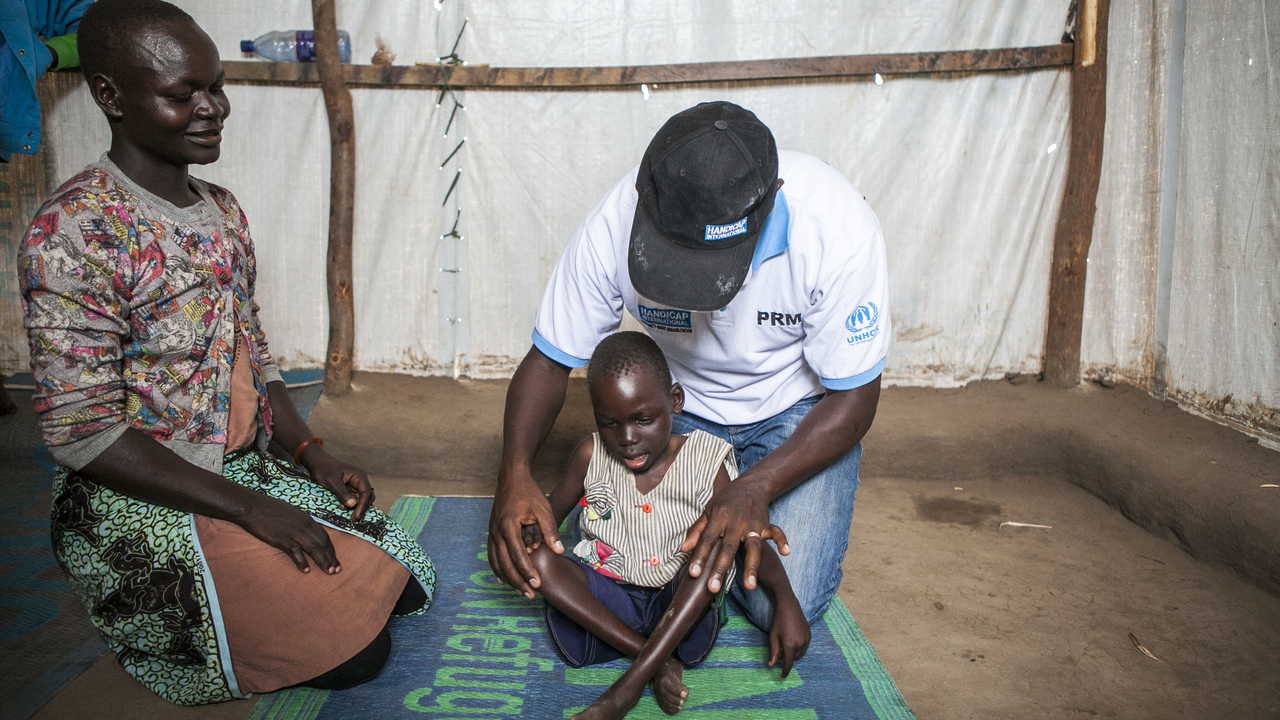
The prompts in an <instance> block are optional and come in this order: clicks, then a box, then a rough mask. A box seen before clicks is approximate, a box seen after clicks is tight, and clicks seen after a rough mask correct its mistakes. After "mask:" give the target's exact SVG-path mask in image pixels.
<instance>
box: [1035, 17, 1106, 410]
mask: <svg viewBox="0 0 1280 720" xmlns="http://www.w3.org/2000/svg"><path fill="white" fill-rule="evenodd" d="M1080 4H1081V9H1082V10H1083V12H1082V17H1081V22H1080V23H1079V27H1080V36H1079V37H1077V45H1078V47H1077V52H1076V53H1075V60H1074V62H1073V64H1072V67H1071V141H1070V143H1071V149H1070V155H1069V156H1068V158H1067V180H1066V187H1065V189H1064V191H1063V196H1062V209H1061V210H1059V211H1058V224H1057V228H1056V230H1055V231H1054V235H1053V260H1052V263H1051V265H1050V275H1049V319H1048V328H1047V331H1046V335H1045V344H1044V374H1045V379H1046V380H1049V381H1050V382H1052V383H1054V384H1058V385H1075V384H1077V383H1078V382H1080V337H1081V333H1082V328H1083V324H1084V290H1085V276H1086V272H1087V270H1088V258H1089V245H1090V243H1091V242H1092V241H1093V220H1094V213H1095V210H1096V208H1097V200H1098V181H1099V180H1100V179H1101V177H1102V140H1103V131H1104V130H1105V129H1106V120H1107V16H1108V14H1109V12H1110V6H1111V2H1110V0H1081V3H1080Z"/></svg>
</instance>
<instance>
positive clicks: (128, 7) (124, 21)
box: [76, 0, 195, 80]
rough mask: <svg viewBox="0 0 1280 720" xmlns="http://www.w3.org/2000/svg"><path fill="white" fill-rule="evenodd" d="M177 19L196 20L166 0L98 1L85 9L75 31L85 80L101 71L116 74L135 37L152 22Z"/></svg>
mask: <svg viewBox="0 0 1280 720" xmlns="http://www.w3.org/2000/svg"><path fill="white" fill-rule="evenodd" d="M175 22H195V20H193V19H192V18H191V16H190V15H188V14H187V13H186V12H184V11H183V10H182V8H180V7H178V6H176V5H171V4H169V3H167V2H164V0H97V2H95V3H93V4H92V5H90V6H89V7H88V9H86V10H85V11H84V16H83V17H81V18H80V27H79V28H78V29H77V30H76V45H77V47H78V49H79V52H80V71H81V72H82V73H84V78H85V80H92V79H93V76H94V75H97V74H99V73H101V74H103V75H107V76H109V77H110V76H113V75H114V74H115V72H116V70H117V63H119V62H120V58H121V57H122V56H123V55H124V53H126V52H129V51H130V49H131V47H132V43H133V41H134V39H135V38H137V37H138V36H140V35H142V34H143V32H144V31H145V30H146V29H147V28H149V27H151V26H153V25H158V24H162V23H175Z"/></svg>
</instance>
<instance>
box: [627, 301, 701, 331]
mask: <svg viewBox="0 0 1280 720" xmlns="http://www.w3.org/2000/svg"><path fill="white" fill-rule="evenodd" d="M636 307H637V309H639V311H640V322H642V323H644V324H645V325H648V326H649V327H651V328H654V329H656V330H666V331H667V332H676V333H691V332H693V313H692V312H690V311H688V310H672V309H670V308H651V307H646V306H644V305H637V306H636Z"/></svg>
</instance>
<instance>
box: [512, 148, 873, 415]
mask: <svg viewBox="0 0 1280 720" xmlns="http://www.w3.org/2000/svg"><path fill="white" fill-rule="evenodd" d="M778 165H779V167H778V177H780V178H782V179H783V180H784V181H785V183H784V187H783V188H782V189H781V190H779V191H778V195H777V200H776V201H775V203H774V209H773V212H772V213H770V215H769V218H768V220H767V221H766V222H765V225H764V228H763V229H762V230H761V234H760V239H759V241H758V242H757V244H756V251H755V256H754V257H753V259H752V261H751V271H750V272H749V273H748V275H747V279H746V282H745V283H744V284H743V286H742V290H741V291H739V292H738V294H737V295H736V296H735V297H734V298H733V300H732V301H730V302H729V305H728V306H727V307H725V308H723V309H721V310H717V311H714V312H690V311H688V310H679V309H674V308H670V307H667V306H664V305H661V304H659V303H656V302H653V301H650V300H648V299H647V298H644V297H639V296H637V294H636V291H635V288H633V287H632V286H631V278H630V275H629V273H628V271H627V250H628V246H629V245H630V242H631V221H632V218H633V217H634V215H635V211H636V201H637V195H636V188H635V185H636V174H637V172H638V171H639V168H636V169H634V170H632V171H631V172H630V173H628V174H627V176H626V177H624V178H622V180H620V181H619V182H618V184H617V185H615V186H614V187H613V189H611V190H610V191H609V192H608V194H606V195H605V196H604V198H603V199H602V200H601V201H600V202H599V203H598V204H597V205H596V206H595V208H593V209H592V210H591V212H590V213H589V214H588V215H587V217H586V219H585V220H583V222H582V225H580V226H579V227H578V230H577V231H576V232H575V233H574V235H573V239H572V240H571V241H570V242H569V246H568V247H567V248H565V251H564V254H563V255H561V256H560V261H559V262H558V263H557V264H556V268H555V270H554V271H553V272H552V274H551V279H550V280H549V281H548V282H547V289H546V292H545V293H544V294H543V297H542V304H541V305H540V306H539V307H538V315H537V319H536V321H535V324H534V332H533V344H534V346H535V347H537V348H538V350H540V351H541V352H542V353H543V354H545V355H546V356H547V357H549V358H551V359H552V360H555V361H556V362H558V363H561V364H562V365H567V366H569V367H582V366H584V365H586V364H587V360H588V359H589V358H590V357H591V353H592V352H593V351H594V350H595V347H596V344H597V343H599V342H600V340H602V339H603V338H604V337H605V336H607V335H609V334H611V333H614V332H616V331H617V330H618V327H619V325H620V324H621V322H622V309H623V308H624V307H625V308H626V309H627V311H628V312H630V313H631V315H632V316H634V317H635V318H636V319H637V320H639V321H640V322H641V323H643V324H644V325H645V327H646V328H647V329H648V331H649V335H651V336H652V337H653V339H654V340H655V341H657V343H658V346H659V347H660V348H662V351H663V352H664V353H665V354H666V356H667V362H668V363H669V364H670V365H671V373H672V375H674V376H675V380H676V381H677V382H679V383H680V384H681V385H683V386H684V389H685V406H684V407H685V411H686V412H690V413H692V414H694V415H697V416H699V417H702V418H705V419H707V420H711V421H712V422H716V423H720V424H722V425H744V424H748V423H754V422H759V421H761V420H764V419H766V418H769V417H772V416H774V415H777V414H778V413H780V412H782V411H783V410H786V409H787V408H789V407H791V406H792V405H794V404H795V403H796V402H798V401H800V400H803V399H804V398H807V397H812V396H815V395H821V394H822V393H823V392H824V388H827V389H830V390H849V389H852V388H856V387H861V386H862V385H865V384H867V383H869V382H871V381H872V380H875V379H876V377H877V376H878V375H880V373H881V371H882V370H884V365H885V357H886V352H887V350H888V346H889V335H890V331H889V283H888V269H887V267H886V264H885V250H884V237H883V235H882V234H881V232H880V221H879V220H877V219H876V216H875V213H873V212H872V211H871V207H870V206H869V205H867V202H866V200H865V199H863V197H862V193H860V192H858V191H857V190H856V189H854V187H853V185H852V184H850V182H849V181H848V180H847V179H845V177H844V176H843V175H841V174H840V173H839V172H838V171H836V170H835V169H834V168H832V167H831V166H830V165H827V164H826V163H824V162H822V161H821V160H818V159H817V158H815V157H811V156H809V155H804V154H801V153H797V152H787V151H779V153H778Z"/></svg>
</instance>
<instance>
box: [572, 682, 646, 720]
mask: <svg viewBox="0 0 1280 720" xmlns="http://www.w3.org/2000/svg"><path fill="white" fill-rule="evenodd" d="M640 690H641V691H643V690H644V688H643V687H641V688H640ZM638 702H640V693H639V692H637V693H635V694H629V693H626V692H623V691H620V690H618V689H617V687H616V686H615V687H611V688H609V689H608V690H605V691H604V694H603V695H601V696H600V697H598V698H596V701H595V702H593V703H591V707H589V708H587V709H586V710H583V711H582V712H580V713H578V714H577V715H574V716H573V718H572V720H622V718H625V717H626V716H627V711H629V710H630V709H631V708H633V707H635V706H636V703H638Z"/></svg>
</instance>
